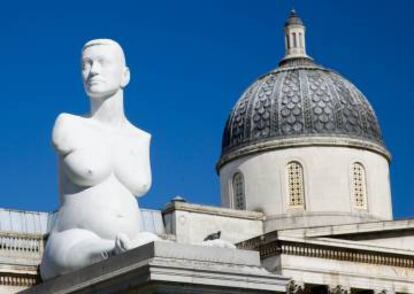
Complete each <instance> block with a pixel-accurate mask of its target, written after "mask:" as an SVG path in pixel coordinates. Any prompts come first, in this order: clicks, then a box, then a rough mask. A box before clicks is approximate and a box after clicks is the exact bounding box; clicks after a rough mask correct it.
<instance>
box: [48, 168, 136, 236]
mask: <svg viewBox="0 0 414 294" xmlns="http://www.w3.org/2000/svg"><path fill="white" fill-rule="evenodd" d="M73 228H81V229H85V230H89V231H91V232H94V233H95V234H97V235H98V236H100V237H101V238H105V239H115V237H116V235H117V234H119V233H124V234H126V235H127V236H129V237H130V238H131V239H133V238H134V236H136V234H137V233H139V232H140V231H141V213H140V210H139V207H138V202H137V201H136V199H135V197H133V196H132V194H131V193H130V192H129V191H128V190H127V189H126V188H125V187H123V186H122V185H121V184H120V183H119V182H118V181H117V179H116V178H115V177H114V176H112V175H111V176H110V177H109V178H108V179H107V180H105V181H104V182H102V183H101V184H99V185H97V186H95V187H91V188H88V189H85V190H83V191H81V192H79V193H75V194H68V195H63V203H62V206H61V208H60V210H59V215H58V222H57V227H56V229H57V230H58V231H65V230H68V229H73Z"/></svg>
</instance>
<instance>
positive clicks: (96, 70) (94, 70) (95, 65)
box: [91, 61, 101, 75]
mask: <svg viewBox="0 0 414 294" xmlns="http://www.w3.org/2000/svg"><path fill="white" fill-rule="evenodd" d="M100 68H101V66H100V65H99V63H98V62H96V61H94V62H93V63H92V67H91V74H93V75H96V74H97V73H99V70H100Z"/></svg>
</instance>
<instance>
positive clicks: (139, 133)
mask: <svg viewBox="0 0 414 294" xmlns="http://www.w3.org/2000/svg"><path fill="white" fill-rule="evenodd" d="M128 133H129V134H130V135H131V136H133V138H134V139H135V140H137V141H138V140H139V141H141V143H143V144H147V145H148V146H149V144H150V143H151V134H150V133H148V132H146V131H144V130H141V129H139V128H137V127H136V126H134V125H133V124H131V123H130V122H128Z"/></svg>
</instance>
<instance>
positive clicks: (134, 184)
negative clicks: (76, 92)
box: [40, 39, 158, 280]
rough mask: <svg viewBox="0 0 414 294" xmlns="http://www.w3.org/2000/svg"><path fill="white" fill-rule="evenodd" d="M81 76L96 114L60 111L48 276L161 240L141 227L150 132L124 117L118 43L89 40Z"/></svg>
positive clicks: (125, 76) (45, 262)
mask: <svg viewBox="0 0 414 294" xmlns="http://www.w3.org/2000/svg"><path fill="white" fill-rule="evenodd" d="M82 78H83V84H84V87H85V90H86V93H87V95H88V96H89V100H90V106H91V110H90V114H89V115H88V116H85V117H82V116H77V115H71V114H67V113H62V114H60V115H59V116H58V118H57V120H56V123H55V126H54V128H53V135H52V141H53V145H54V147H55V149H56V151H57V153H58V155H59V182H60V209H59V212H58V216H57V219H56V222H55V223H54V226H53V228H52V230H51V232H50V235H49V239H48V241H47V244H46V248H45V253H44V256H43V259H42V262H41V265H40V271H41V276H42V278H43V279H44V280H47V279H50V278H53V277H55V276H58V275H61V274H65V273H68V272H71V271H75V270H77V269H80V268H82V267H85V266H87V265H89V264H92V263H95V262H98V261H101V260H103V259H106V258H108V256H110V255H113V254H119V253H122V252H124V251H126V250H128V249H131V248H134V247H137V246H140V245H142V244H144V243H147V242H150V241H153V240H156V239H158V237H157V236H155V235H154V234H151V233H148V232H143V231H142V230H143V228H142V225H141V224H142V222H141V214H140V210H139V207H138V202H137V200H136V199H135V197H140V196H142V195H144V194H145V193H146V192H147V191H148V190H149V188H150V186H151V167H150V159H149V147H150V139H151V135H150V134H148V133H146V132H144V131H142V130H140V129H138V128H136V127H134V126H133V125H132V124H131V123H130V122H129V121H128V120H127V118H126V117H125V114H124V109H123V98H124V97H123V96H124V88H125V87H126V86H127V85H128V83H129V79H130V72H129V69H128V67H127V66H126V63H125V56H124V52H123V50H122V48H121V47H120V45H119V44H118V43H116V42H115V41H112V40H108V39H98V40H92V41H90V42H88V43H86V44H85V46H84V47H83V50H82Z"/></svg>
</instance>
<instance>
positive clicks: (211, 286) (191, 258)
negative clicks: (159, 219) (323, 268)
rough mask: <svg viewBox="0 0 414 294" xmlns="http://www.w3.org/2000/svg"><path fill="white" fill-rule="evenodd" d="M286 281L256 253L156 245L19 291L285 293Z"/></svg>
mask: <svg viewBox="0 0 414 294" xmlns="http://www.w3.org/2000/svg"><path fill="white" fill-rule="evenodd" d="M288 282H289V280H288V279H287V278H284V277H281V276H278V275H275V274H272V273H269V272H268V271H266V270H265V269H264V268H263V267H262V266H261V264H260V257H259V253H258V252H256V251H246V250H238V249H229V248H215V247H204V246H195V245H187V244H179V243H170V242H158V241H156V242H152V243H149V244H146V245H143V246H141V247H138V248H135V249H133V250H130V251H127V252H125V253H123V254H120V255H117V256H113V257H111V258H109V259H108V260H105V261H102V262H99V263H96V264H93V265H90V266H88V267H86V268H83V269H81V270H78V271H76V272H72V273H69V274H66V275H63V276H60V277H57V278H55V279H52V280H49V281H46V282H44V283H42V284H39V285H37V286H35V287H33V288H30V289H27V290H25V291H23V292H21V293H25V294H40V293H124V292H128V293H241V292H242V293H286V288H287V283H288ZM131 291H132V292H131Z"/></svg>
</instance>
